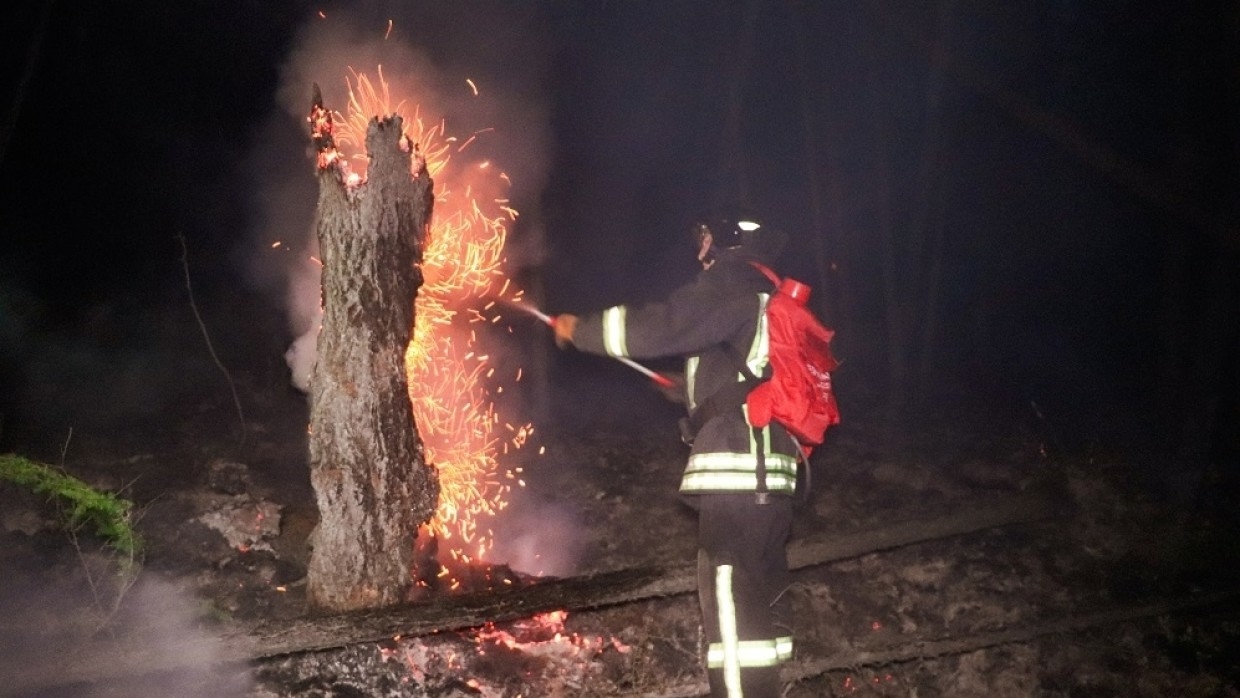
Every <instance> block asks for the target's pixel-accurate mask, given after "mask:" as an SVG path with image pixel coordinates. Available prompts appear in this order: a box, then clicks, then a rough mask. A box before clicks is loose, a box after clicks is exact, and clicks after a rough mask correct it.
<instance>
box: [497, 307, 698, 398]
mask: <svg viewBox="0 0 1240 698" xmlns="http://www.w3.org/2000/svg"><path fill="white" fill-rule="evenodd" d="M504 303H506V304H507V305H510V306H512V307H514V308H516V309H517V310H520V311H521V312H523V313H527V314H529V315H533V316H534V317H536V318H538V319H539V320H542V321H543V322H544V323H545V324H546V325H547V326H548V327H552V328H554V327H555V317H553V316H551V315H548V314H546V313H544V312H543V311H541V310H539V309H537V308H534V307H532V306H528V305H526V304H524V303H521V302H519V301H512V300H505V301H504ZM612 358H613V359H615V360H617V361H619V362H621V363H623V364H625V365H627V366H628V367H629V368H632V369H633V370H635V371H637V372H638V373H640V374H642V375H643V376H646V377H647V378H649V379H650V380H652V381H654V382H655V383H658V384H659V385H660V386H662V387H664V388H674V387H676V382H675V381H673V380H672V379H671V378H668V377H667V376H665V375H663V374H662V373H659V372H657V371H652V370H650V369H648V368H646V367H645V366H643V365H641V364H639V363H637V362H636V361H634V360H632V359H630V358H628V357H627V356H613V357H612Z"/></svg>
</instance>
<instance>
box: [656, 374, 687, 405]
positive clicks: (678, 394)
mask: <svg viewBox="0 0 1240 698" xmlns="http://www.w3.org/2000/svg"><path fill="white" fill-rule="evenodd" d="M662 375H663V376H664V377H665V378H667V379H669V380H670V381H671V382H672V384H671V385H664V384H663V383H659V384H658V387H659V392H660V393H663V397H665V398H667V400H668V401H670V402H674V403H676V404H678V405H683V404H685V402H687V400H686V398H685V374H683V373H666V372H665V373H663V374H662Z"/></svg>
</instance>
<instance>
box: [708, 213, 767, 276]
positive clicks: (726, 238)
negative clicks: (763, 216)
mask: <svg viewBox="0 0 1240 698" xmlns="http://www.w3.org/2000/svg"><path fill="white" fill-rule="evenodd" d="M759 231H762V224H761V223H760V222H759V221H758V220H757V219H755V218H753V217H750V216H736V215H729V216H715V217H710V218H703V219H700V220H698V221H697V222H696V223H694V224H693V227H692V229H691V230H690V232H691V237H692V239H693V245H694V247H695V249H698V250H700V251H701V252H700V254H699V259H700V261H702V263H704V264H710V263H711V262H713V261H714V258H715V256H716V255H717V254H718V252H719V250H729V249H733V248H737V247H748V246H751V245H753V244H754V242H755V241H756V240H758V239H759V235H760V234H761V233H760V232H759ZM762 233H765V231H762ZM707 235H709V236H710V240H711V244H710V247H709V248H706V247H704V246H703V242H704V241H705V240H706V236H707Z"/></svg>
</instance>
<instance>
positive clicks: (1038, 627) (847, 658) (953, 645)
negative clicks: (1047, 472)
mask: <svg viewBox="0 0 1240 698" xmlns="http://www.w3.org/2000/svg"><path fill="white" fill-rule="evenodd" d="M1238 599H1240V589H1231V590H1227V591H1221V592H1217V593H1213V594H1206V595H1203V596H1200V597H1195V598H1185V599H1172V600H1168V601H1163V602H1160V603H1153V604H1145V605H1141V606H1130V607H1122V608H1113V609H1108V610H1105V611H1097V612H1095V613H1087V614H1084V615H1078V616H1069V617H1066V618H1059V619H1055V620H1049V621H1042V622H1039V623H1033V624H1030V625H1025V626H1019V627H1015V628H1007V629H1003V630H995V631H991V632H980V633H974V634H972V635H966V636H963V637H948V638H937V639H915V640H910V639H905V640H904V641H903V642H900V643H897V644H891V645H887V646H885V647H875V648H867V649H854V650H849V651H845V652H837V653H836V654H833V655H831V656H829V657H818V658H804V659H797V660H793V661H791V662H788V663H787V664H785V665H784V666H783V668H782V669H781V670H780V678H781V679H782V680H783V682H784V683H785V684H790V683H796V682H799V681H805V680H807V679H811V678H814V677H816V676H821V675H822V674H826V673H829V672H832V671H856V670H858V669H861V668H865V667H889V666H892V665H895V664H902V663H904V662H910V661H917V660H927V659H941V658H945V657H951V656H954V655H959V654H966V653H968V652H976V651H979V650H985V649H990V648H992V647H998V646H1001V645H1011V644H1019V643H1022V642H1031V641H1033V640H1036V639H1038V638H1042V637H1047V636H1051V635H1067V634H1071V633H1077V632H1081V631H1082V630H1088V629H1090V628H1098V627H1103V626H1107V625H1115V624H1118V623H1126V622H1131V621H1137V620H1143V619H1147V618H1156V617H1158V616H1164V615H1171V614H1174V613H1183V612H1186V611H1192V610H1197V609H1203V608H1208V607H1210V606H1215V605H1219V604H1223V603H1227V602H1231V601H1236V600H1238ZM707 695H710V688H709V687H708V686H707V684H706V682H705V681H699V682H694V683H686V684H680V685H678V686H669V687H667V688H664V689H661V690H660V691H658V692H656V693H651V692H648V691H647V692H642V693H622V694H617V696H616V698H700V697H701V696H707Z"/></svg>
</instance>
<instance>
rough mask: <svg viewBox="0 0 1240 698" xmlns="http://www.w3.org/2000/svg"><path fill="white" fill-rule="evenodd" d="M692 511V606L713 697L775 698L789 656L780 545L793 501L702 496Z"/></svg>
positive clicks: (788, 527) (782, 548)
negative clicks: (695, 603) (697, 611)
mask: <svg viewBox="0 0 1240 698" xmlns="http://www.w3.org/2000/svg"><path fill="white" fill-rule="evenodd" d="M697 500H698V501H697V502H696V504H697V505H698V506H697V508H698V600H699V602H700V603H701V606H702V625H703V627H704V628H705V629H706V640H707V642H708V643H709V647H708V651H707V675H708V676H709V678H710V692H711V693H710V694H711V696H713V697H715V698H740V697H741V696H743V697H744V698H778V697H779V696H780V695H781V685H780V681H779V664H780V663H782V662H784V661H786V660H787V659H789V658H790V657H791V654H792V630H791V612H790V608H789V604H790V600H789V598H788V594H787V593H785V592H787V589H788V584H789V582H790V576H789V572H788V558H787V553H786V551H785V546H786V545H787V543H788V538H789V537H790V535H791V533H792V499H791V498H790V497H787V496H778V495H771V496H770V497H769V498H768V500H767V503H765V504H758V503H757V501H756V500H755V496H754V494H753V493H736V494H704V495H701V496H700V497H698V498H697Z"/></svg>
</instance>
